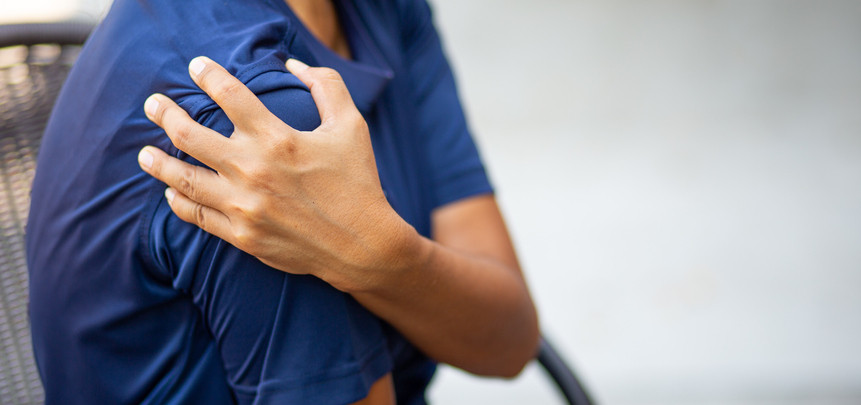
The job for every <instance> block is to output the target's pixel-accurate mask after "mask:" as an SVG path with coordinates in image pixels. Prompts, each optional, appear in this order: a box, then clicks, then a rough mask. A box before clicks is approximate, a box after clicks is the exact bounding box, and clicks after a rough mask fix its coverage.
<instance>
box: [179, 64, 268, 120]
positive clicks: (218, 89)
mask: <svg viewBox="0 0 861 405" xmlns="http://www.w3.org/2000/svg"><path fill="white" fill-rule="evenodd" d="M188 72H189V74H191V78H192V80H194V82H195V83H197V85H198V86H200V88H201V90H203V91H205V92H206V94H208V95H209V97H211V98H212V100H213V101H215V103H216V104H218V105H219V106H220V107H221V109H222V110H224V113H225V114H227V117H228V118H230V121H231V122H233V126H234V127H236V128H237V129H245V130H253V129H254V128H265V126H263V125H264V124H266V122H267V121H271V120H277V121H278V122H279V123H280V122H281V120H278V118H277V117H275V116H274V115H272V113H270V112H269V110H268V109H267V108H266V106H264V105H263V103H262V102H261V101H260V99H258V98H257V96H255V95H254V93H252V92H251V90H249V89H248V87H245V85H244V84H242V82H240V81H239V79H237V78H235V77H233V75H231V74H230V73H229V72H227V70H225V69H224V68H223V67H221V65H219V64H217V63H215V62H213V61H212V60H211V59H209V58H207V57H205V56H198V57H196V58H194V59H192V60H191V63H189V64H188ZM282 125H283V123H282ZM250 132H252V133H253V132H254V131H250Z"/></svg>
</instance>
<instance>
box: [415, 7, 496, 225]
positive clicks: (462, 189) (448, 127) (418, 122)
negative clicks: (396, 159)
mask: <svg viewBox="0 0 861 405" xmlns="http://www.w3.org/2000/svg"><path fill="white" fill-rule="evenodd" d="M402 3H404V4H402V10H401V14H402V16H401V18H402V20H403V26H402V35H401V37H402V38H403V43H402V46H403V52H404V60H405V63H406V70H407V73H408V74H407V76H408V77H407V80H409V81H410V83H409V88H410V89H411V97H412V99H413V100H412V101H413V102H412V103H411V105H412V106H414V112H415V126H416V128H417V129H418V136H419V137H420V142H421V146H422V151H424V154H425V160H426V162H427V163H426V173H427V176H429V177H430V179H429V180H430V187H431V190H430V191H431V193H432V194H431V196H432V206H433V207H434V208H435V207H440V206H443V205H445V204H448V203H451V202H453V201H457V200H460V199H463V198H466V197H471V196H474V195H478V194H487V193H491V192H492V187H491V185H490V182H489V180H488V178H487V174H486V172H485V169H484V165H483V163H482V161H481V157H480V155H479V152H478V149H477V148H476V145H475V142H474V140H473V138H472V135H471V133H470V130H469V127H468V125H467V121H466V117H465V115H464V112H463V107H462V106H461V102H460V98H459V96H458V92H457V86H456V83H455V78H454V74H453V72H452V70H451V67H450V65H449V63H448V60H447V58H446V56H445V52H444V50H443V45H442V42H441V40H440V37H439V34H438V33H437V31H436V28H435V27H434V24H433V21H432V16H431V10H430V7H429V6H428V4H427V3H426V2H425V1H424V0H407V1H404V2H402Z"/></svg>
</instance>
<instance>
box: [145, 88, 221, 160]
mask: <svg viewBox="0 0 861 405" xmlns="http://www.w3.org/2000/svg"><path fill="white" fill-rule="evenodd" d="M144 112H146V115H147V118H149V119H150V120H151V121H152V122H154V123H155V124H156V125H158V126H160V127H162V129H164V131H165V132H167V136H168V137H170V140H171V142H173V144H174V145H176V147H177V148H179V149H180V150H182V151H183V152H185V153H188V154H189V155H191V156H193V157H194V158H195V159H197V160H199V161H201V162H203V164H205V165H207V166H209V167H212V168H213V169H215V170H219V169H220V168H219V167H217V164H218V162H219V161H220V159H219V157H220V156H224V154H223V151H224V149H225V148H226V146H227V143H228V140H227V138H225V137H224V136H222V135H221V134H219V133H218V132H215V131H213V130H211V129H209V128H207V127H205V126H203V125H200V124H198V123H197V122H196V121H195V120H193V119H191V117H189V116H188V113H186V112H185V110H183V109H182V107H180V106H178V105H176V103H174V102H173V100H171V99H169V98H167V97H165V96H164V95H161V94H153V95H151V96H149V98H147V100H146V102H145V103H144Z"/></svg>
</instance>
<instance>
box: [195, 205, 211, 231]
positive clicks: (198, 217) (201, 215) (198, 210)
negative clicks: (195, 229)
mask: <svg viewBox="0 0 861 405" xmlns="http://www.w3.org/2000/svg"><path fill="white" fill-rule="evenodd" d="M191 215H192V218H193V219H194V223H196V224H197V226H199V227H200V228H201V229H203V230H204V231H207V232H209V231H210V229H208V228H207V223H206V210H205V209H204V208H203V205H201V204H194V208H192V214H191Z"/></svg>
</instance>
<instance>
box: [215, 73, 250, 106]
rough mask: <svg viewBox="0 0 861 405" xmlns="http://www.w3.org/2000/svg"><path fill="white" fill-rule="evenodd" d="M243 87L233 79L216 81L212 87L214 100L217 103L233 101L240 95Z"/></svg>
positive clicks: (225, 78)
mask: <svg viewBox="0 0 861 405" xmlns="http://www.w3.org/2000/svg"><path fill="white" fill-rule="evenodd" d="M241 86H243V84H242V83H241V82H240V81H239V80H236V79H235V78H233V77H223V78H221V79H218V80H215V82H214V83H212V85H211V87H212V95H213V98H215V99H217V101H220V100H228V99H231V98H233V97H234V96H236V95H237V94H238V93H239V90H240V88H241Z"/></svg>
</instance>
